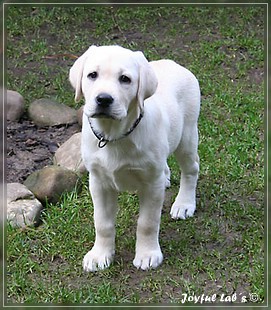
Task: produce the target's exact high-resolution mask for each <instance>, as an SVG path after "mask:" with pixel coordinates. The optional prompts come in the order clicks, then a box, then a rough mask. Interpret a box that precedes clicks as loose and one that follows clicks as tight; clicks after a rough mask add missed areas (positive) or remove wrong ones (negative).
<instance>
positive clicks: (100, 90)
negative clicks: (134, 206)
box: [70, 46, 200, 271]
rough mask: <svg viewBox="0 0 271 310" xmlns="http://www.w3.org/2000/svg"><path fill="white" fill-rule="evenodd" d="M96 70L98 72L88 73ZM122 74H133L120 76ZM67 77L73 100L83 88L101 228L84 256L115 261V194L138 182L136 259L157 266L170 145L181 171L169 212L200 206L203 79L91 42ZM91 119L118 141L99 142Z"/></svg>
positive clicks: (104, 263)
mask: <svg viewBox="0 0 271 310" xmlns="http://www.w3.org/2000/svg"><path fill="white" fill-rule="evenodd" d="M93 72H95V73H97V77H96V78H95V77H94V78H92V77H91V76H90V75H89V74H90V73H93ZM92 76H95V75H93V74H92ZM121 76H125V77H128V78H129V80H130V82H127V81H126V82H124V83H123V82H121V80H120V77H121ZM129 80H128V81H129ZM70 82H71V84H72V86H73V87H74V89H75V100H77V101H78V100H79V99H80V97H81V96H82V95H83V96H84V99H85V106H84V115H83V128H82V150H81V152H82V157H83V161H84V163H85V166H86V168H87V169H88V171H89V188H90V192H91V196H92V200H93V204H94V220H95V229H96V239H95V243H94V246H93V248H92V249H91V250H90V251H89V252H88V253H87V254H86V255H85V257H84V260H83V268H84V270H85V271H96V270H98V269H104V268H106V267H108V266H109V265H110V263H111V262H112V261H113V256H114V253H115V218H116V212H117V196H118V193H119V192H121V191H126V190H131V191H135V190H136V191H137V193H138V195H139V200H140V211H139V217H138V221H137V233H136V235H137V236H136V237H137V240H136V253H135V258H134V260H133V264H134V266H135V267H137V268H141V269H143V270H145V269H149V268H156V267H157V266H158V265H160V264H161V262H162V260H163V255H162V252H161V249H160V245H159V240H158V239H159V238H158V237H159V225H160V216H161V209H162V206H163V201H164V193H165V187H166V186H169V184H170V183H169V179H170V171H169V167H168V165H167V158H168V156H169V155H170V154H172V153H174V154H175V155H176V158H177V160H178V162H179V164H180V168H181V171H182V175H181V181H180V189H179V193H178V195H177V197H176V200H175V202H174V204H173V205H172V208H171V212H170V214H171V217H172V218H173V219H185V218H186V217H190V216H192V215H193V214H194V211H195V209H196V199H195V190H196V184H197V178H198V172H199V158H198V154H197V147H198V130H197V120H198V115H199V110H200V89H199V84H198V81H197V79H196V78H195V76H194V75H193V74H192V73H191V72H190V71H188V70H187V69H185V68H184V67H182V66H180V65H178V64H176V63H175V62H173V61H171V60H159V61H153V62H148V61H147V60H146V58H145V57H144V55H143V54H142V53H141V52H133V51H130V50H128V49H124V48H122V47H119V46H101V47H96V46H91V47H90V48H89V49H88V50H87V51H86V52H85V53H84V54H83V55H82V56H81V57H79V58H78V59H77V60H76V61H75V63H74V65H73V66H72V68H71V69H70ZM100 94H108V95H110V96H111V97H112V99H113V102H112V104H111V105H110V107H105V108H100V107H99V106H98V104H97V96H99V95H100ZM140 112H142V113H144V116H143V118H142V120H141V121H140V123H139V124H138V126H137V127H136V128H135V129H134V130H133V132H132V133H130V134H129V135H128V136H127V137H125V138H121V137H122V136H123V134H124V133H126V132H127V131H128V130H129V129H130V128H131V126H132V125H133V124H134V122H135V120H136V119H137V118H138V117H139V115H140ZM89 122H91V125H92V127H93V129H94V130H95V131H96V132H99V133H102V134H103V136H104V137H105V138H106V139H108V140H110V141H112V140H116V141H112V142H108V143H107V145H106V146H105V147H103V148H99V147H98V140H97V138H96V136H95V135H94V134H93V131H92V129H91V127H90V124H89Z"/></svg>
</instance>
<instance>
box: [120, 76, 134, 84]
mask: <svg viewBox="0 0 271 310" xmlns="http://www.w3.org/2000/svg"><path fill="white" fill-rule="evenodd" d="M119 81H120V82H121V83H125V84H130V83H131V79H130V78H128V76H126V75H121V76H120V78H119Z"/></svg>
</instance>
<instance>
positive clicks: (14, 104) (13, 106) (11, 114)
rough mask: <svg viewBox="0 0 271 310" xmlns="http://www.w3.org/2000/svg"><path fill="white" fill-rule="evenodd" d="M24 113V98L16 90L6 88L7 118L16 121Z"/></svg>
mask: <svg viewBox="0 0 271 310" xmlns="http://www.w3.org/2000/svg"><path fill="white" fill-rule="evenodd" d="M23 114H24V98H23V96H22V95H20V94H19V93H18V92H16V91H13V90H7V120H10V121H17V120H19V119H20V118H21V117H22V115H23Z"/></svg>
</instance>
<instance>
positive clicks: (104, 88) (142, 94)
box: [69, 46, 157, 120]
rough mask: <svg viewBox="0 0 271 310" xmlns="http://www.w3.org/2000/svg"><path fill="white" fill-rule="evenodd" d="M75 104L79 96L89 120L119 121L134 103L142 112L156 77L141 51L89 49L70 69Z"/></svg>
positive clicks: (153, 89) (102, 47) (113, 47)
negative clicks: (109, 119)
mask: <svg viewBox="0 0 271 310" xmlns="http://www.w3.org/2000/svg"><path fill="white" fill-rule="evenodd" d="M69 79H70V82H71V85H72V86H73V88H74V89H75V101H79V100H80V98H81V96H82V95H83V96H84V98H85V109H84V111H85V113H86V114H87V115H88V116H89V117H100V118H113V119H117V120H122V119H123V118H125V117H126V116H127V114H128V110H129V107H130V105H131V104H132V103H133V102H135V103H137V104H138V106H139V108H140V110H141V111H142V110H143V107H144V100H145V99H147V98H149V97H150V96H152V95H153V94H154V92H155V90H156V87H157V78H156V76H155V73H154V71H153V70H152V68H151V66H150V65H149V63H148V61H147V59H146V58H145V56H144V55H143V53H142V52H133V51H131V50H128V49H125V48H122V47H120V46H101V47H97V46H90V48H89V49H88V50H87V51H86V52H85V53H84V54H83V55H82V56H80V57H79V58H78V59H77V60H76V61H75V63H74V64H73V66H72V67H71V69H70V75H69Z"/></svg>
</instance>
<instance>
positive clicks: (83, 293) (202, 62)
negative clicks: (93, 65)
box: [6, 5, 266, 304]
mask: <svg viewBox="0 0 271 310" xmlns="http://www.w3.org/2000/svg"><path fill="white" fill-rule="evenodd" d="M6 16H7V18H6V28H7V30H6V33H7V50H6V56H7V86H8V88H9V89H14V90H17V91H19V92H20V93H21V94H22V95H23V96H24V98H25V100H26V103H27V105H28V104H29V103H30V102H31V101H33V100H35V99H38V98H41V97H49V98H54V99H57V100H58V101H60V102H63V103H65V104H67V105H69V106H75V104H74V100H73V98H74V94H73V91H72V89H71V87H70V85H69V82H68V70H69V68H70V66H71V65H72V63H73V61H74V60H73V59H71V58H69V57H66V56H60V57H56V58H53V59H52V58H47V57H48V56H50V55H61V54H64V53H70V54H75V55H80V54H81V53H82V52H83V51H85V50H86V49H87V47H88V46H89V45H91V44H99V45H103V44H120V45H123V46H126V47H129V48H132V49H134V50H137V49H138V50H143V51H144V53H145V54H146V55H147V56H148V58H149V59H159V58H171V59H173V60H175V61H177V62H178V63H180V64H182V65H184V66H186V67H187V68H188V69H190V70H191V71H192V72H193V73H194V74H195V75H196V76H197V77H198V79H199V82H200V85H201V90H202V107H201V116H200V120H199V131H200V145H199V155H200V158H201V170H200V178H199V183H198V189H197V197H198V198H197V213H196V214H195V216H194V217H193V218H190V219H188V220H186V221H173V220H171V219H170V216H169V210H170V205H171V203H172V202H173V200H174V197H175V195H176V194H177V191H178V182H179V172H178V167H177V164H176V162H175V160H174V158H172V157H171V158H170V159H169V164H170V167H171V170H172V182H171V183H172V186H171V188H170V190H168V191H167V199H166V202H165V205H164V211H163V214H162V219H161V232H160V243H161V247H162V251H163V254H164V262H163V264H162V265H161V266H160V267H159V268H158V269H156V270H150V271H147V272H142V271H137V270H136V269H135V268H134V267H133V265H132V260H133V256H134V248H135V229H136V218H137V215H138V199H137V197H136V195H132V194H128V193H123V194H121V195H120V197H119V205H120V207H119V213H118V219H117V239H116V258H115V262H114V264H113V265H112V266H111V267H110V268H109V269H107V270H104V271H101V272H99V273H90V274H86V273H83V271H82V266H81V263H82V258H83V256H84V254H85V253H86V252H87V251H88V250H89V249H90V248H91V247H92V245H93V242H94V228H93V217H92V216H93V207H92V203H91V198H90V196H89V193H88V189H87V180H85V181H84V187H83V190H82V192H81V193H80V194H76V193H75V192H74V193H71V194H67V195H65V196H64V197H63V199H62V200H61V201H60V202H59V203H58V204H56V205H48V206H47V207H46V209H45V210H44V213H43V216H42V220H43V224H42V225H41V226H40V227H38V228H31V227H29V228H28V229H24V230H21V229H14V228H11V227H7V244H6V250H7V263H6V267H7V276H6V287H7V302H8V303H21V302H24V303H33V304H37V303H54V304H56V303H67V304H68V303H69V304H70V303H82V304H83V303H106V304H110V303H181V300H182V297H183V295H182V294H184V293H187V294H188V295H193V294H195V295H201V294H205V295H208V296H211V295H213V294H217V302H219V300H220V296H222V294H225V295H229V296H232V294H233V293H236V294H237V296H238V299H237V301H241V297H247V300H248V301H249V296H250V295H249V294H250V293H256V294H258V296H259V300H258V302H259V303H262V302H264V301H265V296H266V295H265V292H264V222H265V220H264V172H263V171H264V168H263V166H264V141H263V140H264V139H263V131H264V116H263V114H264V83H263V72H264V9H263V7H260V6H255V5H254V6H253V5H252V6H241V7H236V6H235V7H232V6H220V5H216V6H210V5H209V6H200V7H195V6H181V5H179V6H176V7H171V6H169V7H155V8H149V7H135V8H132V7H126V6H123V7H119V8H112V7H101V6H97V7H95V8H93V7H91V6H85V7H51V8H48V7H47V8H46V7H42V6H37V7H36V8H32V7H27V6H18V5H17V6H16V7H15V6H12V5H11V6H10V7H9V8H8V10H7V14H6ZM22 16H23V18H22ZM80 104H83V102H81V103H80ZM76 107H79V105H78V106H76Z"/></svg>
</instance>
